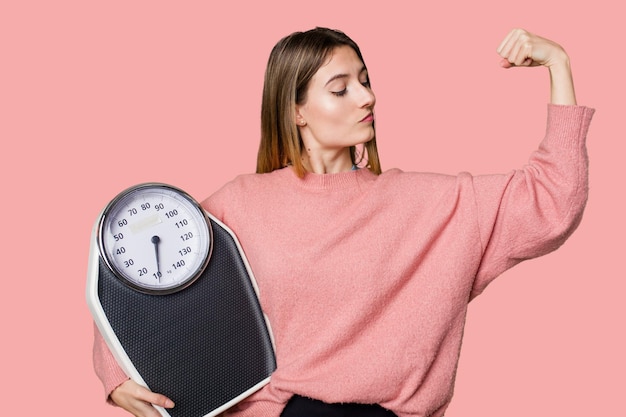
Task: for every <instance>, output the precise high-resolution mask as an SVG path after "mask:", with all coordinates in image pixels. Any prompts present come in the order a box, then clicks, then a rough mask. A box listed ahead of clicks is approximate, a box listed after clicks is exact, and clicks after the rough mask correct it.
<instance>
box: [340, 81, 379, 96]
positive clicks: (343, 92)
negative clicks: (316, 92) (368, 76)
mask: <svg viewBox="0 0 626 417" xmlns="http://www.w3.org/2000/svg"><path fill="white" fill-rule="evenodd" d="M361 85H362V86H363V87H367V88H370V82H369V80H367V81H365V82H362V83H361ZM331 92H332V93H333V94H334V95H336V96H337V97H342V96H345V95H346V93H347V92H348V89H347V88H344V89H343V90H341V91H331Z"/></svg>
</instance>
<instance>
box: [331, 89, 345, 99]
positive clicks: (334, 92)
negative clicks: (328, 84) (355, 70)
mask: <svg viewBox="0 0 626 417" xmlns="http://www.w3.org/2000/svg"><path fill="white" fill-rule="evenodd" d="M347 92H348V89H347V88H344V89H343V90H341V91H331V93H333V94H334V95H336V96H337V97H341V96H345V95H346V93H347Z"/></svg>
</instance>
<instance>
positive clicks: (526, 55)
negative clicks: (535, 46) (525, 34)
mask: <svg viewBox="0 0 626 417" xmlns="http://www.w3.org/2000/svg"><path fill="white" fill-rule="evenodd" d="M531 57H532V46H531V44H530V42H528V41H527V40H520V42H519V45H518V48H517V53H516V54H515V55H513V62H514V63H515V65H516V66H518V67H521V66H528V65H530V63H531V62H532V58H531Z"/></svg>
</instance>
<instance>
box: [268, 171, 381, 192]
mask: <svg viewBox="0 0 626 417" xmlns="http://www.w3.org/2000/svg"><path fill="white" fill-rule="evenodd" d="M279 172H280V175H281V176H283V177H286V178H287V179H288V180H289V181H291V182H294V183H295V184H297V185H298V186H300V187H303V188H307V189H317V190H340V189H346V188H351V187H355V186H358V185H359V184H362V183H363V182H365V181H372V180H374V179H375V178H376V175H375V174H373V173H372V172H371V171H370V170H369V169H367V168H362V169H354V170H351V171H345V172H338V173H335V174H314V173H310V172H307V173H306V174H305V175H304V177H303V178H298V176H297V175H296V174H295V172H294V171H293V169H292V168H291V167H286V168H283V169H282V170H280V171H279Z"/></svg>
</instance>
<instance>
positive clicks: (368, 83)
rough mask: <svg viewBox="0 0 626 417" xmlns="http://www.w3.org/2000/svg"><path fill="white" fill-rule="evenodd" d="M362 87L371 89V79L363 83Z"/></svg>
mask: <svg viewBox="0 0 626 417" xmlns="http://www.w3.org/2000/svg"><path fill="white" fill-rule="evenodd" d="M361 85H362V86H363V87H367V88H370V87H371V86H370V80H369V79H367V80H365V81H363V82H361Z"/></svg>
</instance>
